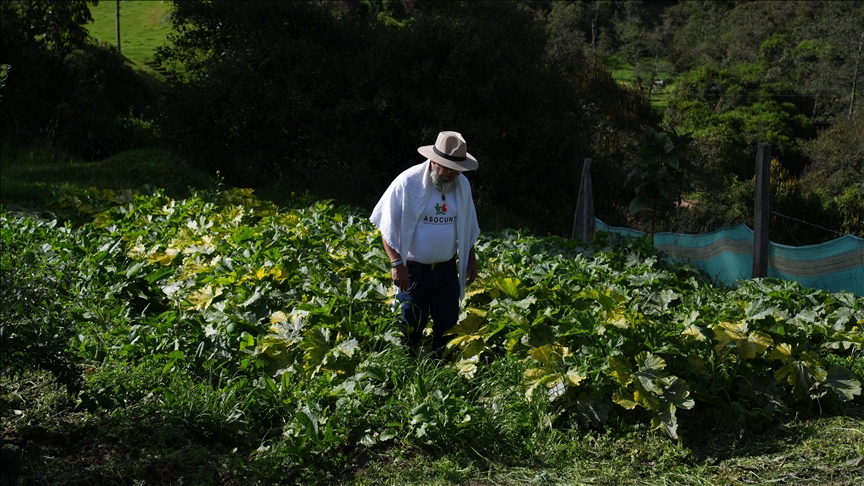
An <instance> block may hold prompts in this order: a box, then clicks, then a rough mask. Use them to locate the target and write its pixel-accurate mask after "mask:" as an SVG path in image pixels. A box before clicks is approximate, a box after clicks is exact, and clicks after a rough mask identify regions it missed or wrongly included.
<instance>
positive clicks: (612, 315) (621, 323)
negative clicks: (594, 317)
mask: <svg viewBox="0 0 864 486" xmlns="http://www.w3.org/2000/svg"><path fill="white" fill-rule="evenodd" d="M606 322H608V323H609V324H612V325H613V326H615V327H618V328H621V329H627V328H629V327H630V321H629V320H628V319H627V316H626V315H625V314H624V309H612V310H610V311H608V312H606Z"/></svg>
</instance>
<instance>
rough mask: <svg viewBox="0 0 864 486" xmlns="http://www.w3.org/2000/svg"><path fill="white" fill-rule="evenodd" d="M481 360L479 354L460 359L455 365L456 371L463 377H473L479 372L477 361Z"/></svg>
mask: <svg viewBox="0 0 864 486" xmlns="http://www.w3.org/2000/svg"><path fill="white" fill-rule="evenodd" d="M479 360H480V358H479V357H478V356H472V357H470V358H467V359H462V360H459V361H458V362H457V363H456V365H455V367H456V372H457V373H458V374H459V376H461V377H462V378H466V379H469V380H470V379H471V378H474V376H475V375H476V374H477V362H478V361H479Z"/></svg>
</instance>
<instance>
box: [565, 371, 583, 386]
mask: <svg viewBox="0 0 864 486" xmlns="http://www.w3.org/2000/svg"><path fill="white" fill-rule="evenodd" d="M565 376H566V378H567V383H568V384H569V385H570V386H579V383H581V382H582V380H584V379H585V378H586V377H585V375H583V374H580V373H579V370H577V369H576V368H573V369H572V370H570V371H568V372H567V374H566V375H565Z"/></svg>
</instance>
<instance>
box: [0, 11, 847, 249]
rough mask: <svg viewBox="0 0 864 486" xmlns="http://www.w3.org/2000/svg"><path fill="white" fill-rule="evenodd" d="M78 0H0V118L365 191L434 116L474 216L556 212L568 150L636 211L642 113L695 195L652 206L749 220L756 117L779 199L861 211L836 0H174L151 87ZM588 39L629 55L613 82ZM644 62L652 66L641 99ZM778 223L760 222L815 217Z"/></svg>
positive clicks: (250, 174) (516, 217) (44, 134)
mask: <svg viewBox="0 0 864 486" xmlns="http://www.w3.org/2000/svg"><path fill="white" fill-rule="evenodd" d="M95 3H96V2H95V1H85V0H70V1H49V0H43V1H35V0H0V9H2V10H0V13H2V27H3V28H2V34H0V38H2V59H0V62H2V63H3V64H8V65H11V66H12V68H11V71H10V75H9V76H8V78H7V80H6V86H4V88H3V98H2V105H0V108H2V116H0V121H2V124H3V125H2V127H3V140H4V142H7V143H8V142H12V143H19V144H27V143H49V144H53V145H56V146H59V147H61V148H64V149H66V150H69V151H71V152H73V153H75V154H78V155H83V156H86V157H91V158H98V157H104V156H106V155H109V154H112V153H116V152H117V151H120V150H125V149H127V148H129V147H133V146H140V145H143V144H159V145H162V146H166V147H169V148H172V149H174V150H176V151H178V152H180V153H181V154H182V155H183V156H184V157H185V158H187V159H189V160H191V161H193V162H195V163H196V164H198V165H200V166H201V167H203V168H205V169H207V170H211V171H215V170H220V171H221V172H222V173H223V174H226V175H227V176H228V177H229V180H230V181H231V182H233V183H234V184H238V185H240V184H242V185H258V184H261V183H264V182H266V183H272V182H273V181H278V182H281V183H284V184H286V185H290V186H293V187H298V186H309V187H312V188H315V189H317V191H318V192H319V194H321V195H324V196H330V197H338V198H340V199H341V200H343V201H345V202H350V203H354V204H358V205H361V206H364V207H371V204H372V203H373V202H374V200H375V199H376V198H377V196H378V194H379V193H380V192H381V190H383V188H384V186H386V184H387V183H388V182H389V181H390V179H391V178H392V177H393V176H394V175H395V174H397V173H398V172H399V171H400V170H402V169H403V168H405V167H406V166H408V165H410V164H413V163H416V162H418V157H417V154H416V152H415V149H416V147H417V146H418V145H420V144H425V143H430V140H432V139H434V136H435V134H436V133H437V132H438V131H439V130H443V129H454V130H459V131H461V132H462V133H463V134H464V135H465V136H466V138H467V139H468V141H469V145H470V150H471V152H472V153H473V154H474V155H476V156H477V157H478V158H479V159H480V161H481V167H480V170H479V171H477V172H476V173H473V174H471V178H472V183H473V184H474V188H475V192H476V195H477V198H478V202H479V204H480V210H481V213H482V215H481V216H482V217H483V218H484V219H485V221H486V222H487V223H488V224H487V227H488V226H529V227H532V228H534V229H537V230H539V231H541V232H549V233H557V234H569V230H570V228H569V225H570V220H571V214H570V213H571V211H572V206H573V205H574V204H575V198H576V194H575V191H576V188H577V185H578V181H579V176H580V170H581V165H582V161H583V160H584V158H586V157H591V158H593V159H594V161H595V163H594V172H595V175H594V182H595V194H598V195H602V196H598V198H597V201H596V202H595V206H596V208H597V211H598V215H599V216H600V217H601V218H602V219H604V220H605V221H606V222H608V223H611V224H616V225H630V226H635V227H640V225H644V224H646V223H645V222H642V221H641V220H640V219H639V218H636V217H634V216H632V215H630V214H629V212H628V210H627V209H628V205H629V203H630V201H631V200H632V198H633V193H632V189H631V188H627V187H624V180H625V178H626V174H627V173H628V172H629V171H630V170H631V169H632V167H633V164H634V163H635V161H636V160H637V158H636V156H635V152H636V149H637V148H638V147H637V145H638V139H639V134H640V133H642V128H643V127H644V126H646V125H647V126H653V127H658V128H663V127H665V128H669V129H671V128H675V129H676V130H677V131H678V132H679V133H690V134H691V135H692V137H693V142H692V144H691V149H692V156H691V160H690V162H691V165H692V167H693V168H694V171H693V173H692V174H691V177H692V179H693V180H692V181H691V182H692V190H693V191H694V192H693V193H692V194H690V195H689V196H688V197H690V198H691V199H693V200H698V202H699V203H698V204H695V205H693V206H691V207H690V209H686V210H685V209H683V208H677V209H675V210H673V211H670V212H667V213H666V215H665V217H664V218H661V219H660V221H659V223H658V224H659V225H660V228H659V229H666V230H676V231H689V232H701V231H708V230H711V229H716V228H717V227H720V226H724V225H728V224H738V223H741V222H744V223H747V222H749V219H750V217H751V216H752V214H751V211H752V210H751V209H750V208H752V175H753V161H754V160H755V151H756V145H757V144H758V143H759V142H765V141H767V142H770V143H772V144H773V145H774V154H775V157H776V159H777V164H775V166H776V169H775V172H776V176H775V181H776V182H777V184H778V190H777V191H774V193H775V195H776V199H777V200H776V202H772V205H774V207H775V208H777V209H778V212H786V213H790V214H791V215H792V216H798V217H800V218H801V219H805V220H815V221H820V222H822V223H823V225H827V226H828V227H830V228H833V229H835V230H837V231H841V232H852V233H858V234H864V229H862V227H861V225H862V224H864V222H862V221H861V219H860V218H857V217H856V214H861V212H864V206H862V204H864V203H861V202H860V201H861V200H864V187H862V186H864V184H862V183H861V182H860V180H861V179H862V178H861V176H862V169H864V163H862V150H861V148H862V147H861V145H862V143H864V142H862V140H864V134H862V123H861V122H860V120H861V116H862V115H861V111H862V110H861V109H860V104H861V99H862V96H861V90H862V88H861V86H862V85H864V83H862V82H861V80H860V78H861V77H862V76H861V71H862V70H864V66H862V64H864V63H862V62H861V61H862V59H864V52H862V47H864V28H862V27H861V26H862V25H864V7H861V6H860V5H859V3H857V2H832V1H826V2H817V1H813V2H795V1H785V2H784V1H778V2H747V1H720V0H698V1H695V0H694V1H686V2H684V1H651V2H641V1H602V0H595V1H536V0H513V1H497V2H471V1H448V2H435V1H428V0H413V1H402V0H399V1H396V0H361V1H351V0H342V1H326V2H324V1H305V2H299V1H298V2H278V1H256V2H237V1H227V0H221V1H220V0H214V1H209V2H201V1H192V0H176V1H175V2H174V11H173V14H172V21H173V23H174V32H173V34H172V35H171V39H170V41H171V42H170V43H168V44H167V45H166V46H164V47H163V48H161V49H160V50H159V54H158V55H159V58H160V59H161V60H162V62H163V63H164V64H166V65H167V66H169V67H172V68H173V69H174V70H175V72H176V73H177V75H178V77H179V79H180V81H179V82H177V83H174V84H171V85H168V86H163V87H155V86H152V85H149V84H147V83H144V82H142V80H141V79H140V78H139V77H136V75H135V74H134V73H133V72H132V70H131V69H130V68H129V66H128V65H127V64H126V63H125V62H124V60H123V58H122V57H121V56H119V55H118V54H117V53H116V51H114V50H112V49H111V48H110V47H109V46H98V45H95V44H93V43H92V42H91V41H89V39H88V38H87V35H86V29H85V28H84V26H85V25H86V22H88V21H89V20H90V19H89V10H88V4H95ZM610 56H616V57H617V58H618V59H619V60H623V61H626V62H627V63H629V64H630V65H632V66H633V69H634V72H635V79H636V81H635V82H633V83H632V85H631V86H629V87H628V86H622V85H621V84H620V83H618V82H616V81H615V80H613V79H612V77H611V75H610V73H609V69H608V68H607V67H606V65H605V63H604V61H605V60H608V59H609V58H610ZM657 80H662V81H664V82H667V83H668V82H672V81H675V83H674V84H675V87H674V88H672V89H671V91H670V90H669V89H664V90H665V94H666V95H667V96H668V97H669V101H668V108H667V109H665V111H664V112H659V111H657V110H653V109H652V108H651V107H650V101H651V99H652V96H656V95H655V94H654V92H655V91H656V86H657V83H656V81H657ZM823 180H824V181H825V182H824V183H823V182H821V181H823ZM781 189H782V190H781ZM748 198H749V199H748ZM782 223H783V224H782V226H783V227H785V228H789V227H790V226H789V223H790V222H789V221H782ZM791 224H792V228H793V229H792V230H791V231H786V232H785V233H784V234H775V233H773V232H772V239H774V240H775V241H781V242H788V243H793V244H794V243H805V242H809V243H812V242H816V240H821V241H824V240H826V239H829V238H830V237H833V236H834V235H833V234H824V233H822V234H820V233H819V230H813V229H808V228H806V227H804V226H800V225H798V226H796V225H797V223H791ZM779 227H781V221H780V220H778V221H776V222H775V223H772V229H773V228H779ZM643 229H644V227H643ZM790 233H795V234H797V235H798V237H799V238H801V239H798V240H796V241H792V239H790V238H789V234H790ZM802 235H803V236H802ZM802 239H803V241H802Z"/></svg>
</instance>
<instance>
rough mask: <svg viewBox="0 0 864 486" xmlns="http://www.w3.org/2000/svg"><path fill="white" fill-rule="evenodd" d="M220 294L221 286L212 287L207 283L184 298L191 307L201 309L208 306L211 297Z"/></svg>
mask: <svg viewBox="0 0 864 486" xmlns="http://www.w3.org/2000/svg"><path fill="white" fill-rule="evenodd" d="M220 295H222V288H221V287H216V288H215V289H214V288H213V286H212V285H209V284H208V285H207V286H206V287H203V288H201V289H198V290H196V291H194V292H192V293H191V294H189V297H187V298H186V300H187V301H189V303H190V304H192V308H194V309H197V310H202V309H206V308H208V307H210V304H211V303H212V302H213V299H215V298H216V297H219V296H220Z"/></svg>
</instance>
